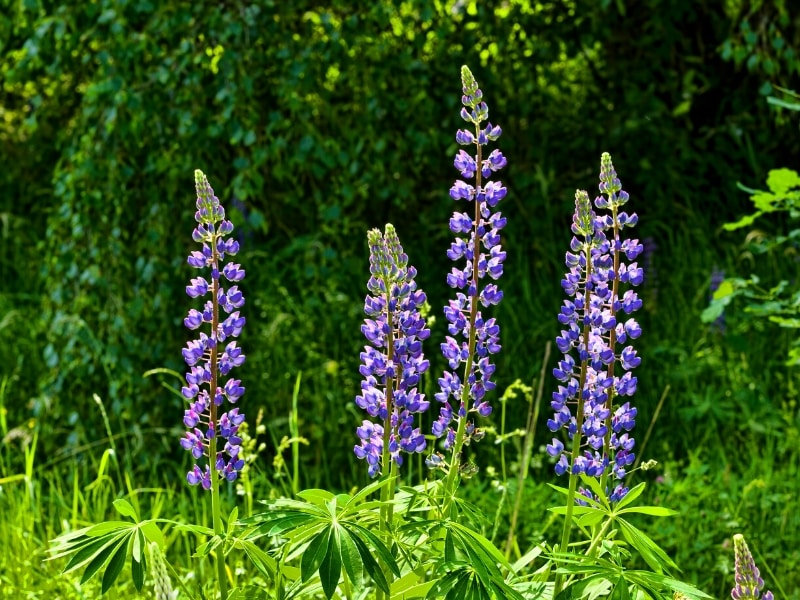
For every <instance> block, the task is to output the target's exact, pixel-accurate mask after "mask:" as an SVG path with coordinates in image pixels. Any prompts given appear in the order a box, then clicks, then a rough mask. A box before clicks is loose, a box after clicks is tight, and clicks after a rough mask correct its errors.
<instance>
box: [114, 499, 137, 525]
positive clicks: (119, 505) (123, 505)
mask: <svg viewBox="0 0 800 600" xmlns="http://www.w3.org/2000/svg"><path fill="white" fill-rule="evenodd" d="M113 504H114V508H116V509H117V512H118V513H119V514H121V515H122V516H123V517H130V518H131V519H133V520H134V521H136V522H138V521H139V515H137V514H136V510H135V509H134V508H133V506H131V503H130V502H128V501H127V500H123V499H122V498H117V499H116V500H114V502H113Z"/></svg>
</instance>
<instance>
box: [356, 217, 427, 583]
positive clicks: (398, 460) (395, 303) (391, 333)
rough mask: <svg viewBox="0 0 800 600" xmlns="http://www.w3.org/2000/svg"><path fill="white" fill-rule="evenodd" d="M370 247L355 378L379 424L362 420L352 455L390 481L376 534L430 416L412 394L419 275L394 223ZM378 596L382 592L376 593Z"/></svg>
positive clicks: (421, 327)
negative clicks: (421, 421)
mask: <svg viewBox="0 0 800 600" xmlns="http://www.w3.org/2000/svg"><path fill="white" fill-rule="evenodd" d="M367 241H368V243H369V271H370V278H369V281H368V282H367V289H368V290H369V292H370V295H368V296H367V297H366V299H365V300H364V312H365V314H366V315H367V318H366V319H365V320H364V324H363V325H362V326H361V332H362V333H363V334H364V337H366V338H367V341H368V342H369V344H368V345H366V346H364V351H363V352H362V353H361V367H360V368H359V372H360V373H361V375H362V376H363V377H364V379H363V380H362V382H361V394H360V395H358V396H356V399H355V401H356V405H358V407H359V408H361V409H363V410H364V411H366V413H367V415H369V416H370V417H371V418H373V419H376V422H373V421H371V420H369V419H364V421H363V422H362V424H361V426H360V427H358V428H357V429H356V434H357V435H358V438H359V444H358V445H356V446H355V448H354V449H353V450H354V452H355V454H356V456H357V457H358V458H360V459H363V460H365V461H366V462H367V465H368V467H367V470H368V472H369V475H370V476H371V477H375V476H377V475H379V474H381V473H383V474H387V475H388V476H389V478H390V479H391V481H389V482H388V483H387V484H386V485H384V486H383V487H382V488H381V502H382V504H381V518H380V530H381V531H382V532H383V533H387V532H388V530H389V523H390V522H391V520H392V504H391V501H392V500H393V499H394V489H395V485H394V481H393V479H394V477H395V476H396V475H397V469H398V467H400V466H401V465H402V464H403V454H402V453H403V452H405V453H408V454H412V453H414V452H423V451H424V450H425V447H426V441H425V436H424V435H423V434H422V433H421V432H420V429H419V427H414V415H415V414H419V413H423V412H425V411H426V410H428V407H429V405H430V403H429V402H428V401H427V400H426V399H425V395H424V394H422V393H420V392H419V391H417V384H418V383H419V381H420V376H421V375H422V374H423V373H424V372H425V371H427V370H428V367H429V366H430V363H429V362H428V361H427V360H425V355H424V353H423V352H422V342H423V340H426V339H427V338H428V337H429V336H430V333H431V331H430V329H428V328H427V326H426V324H425V319H424V317H423V316H422V315H421V313H420V309H421V308H422V306H423V305H424V304H425V299H426V298H425V293H424V292H423V291H422V290H420V289H417V284H416V282H415V281H414V277H416V275H417V270H416V269H415V268H414V267H413V266H410V265H409V264H408V255H406V253H405V252H404V251H403V247H402V246H401V245H400V239H399V238H398V237H397V232H396V231H395V228H394V226H393V225H392V224H391V223H388V224H387V225H386V227H385V231H384V233H383V234H381V232H380V230H378V229H373V230H371V231H369V232H368V233H367ZM377 597H378V598H379V599H381V598H383V591H381V590H380V589H379V590H378V591H377Z"/></svg>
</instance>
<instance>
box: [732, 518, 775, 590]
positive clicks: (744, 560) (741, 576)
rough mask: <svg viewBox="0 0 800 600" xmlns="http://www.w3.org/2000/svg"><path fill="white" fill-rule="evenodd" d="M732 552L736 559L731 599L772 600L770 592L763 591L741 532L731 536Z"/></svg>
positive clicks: (759, 576)
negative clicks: (762, 592)
mask: <svg viewBox="0 0 800 600" xmlns="http://www.w3.org/2000/svg"><path fill="white" fill-rule="evenodd" d="M733 552H734V556H735V560H736V564H735V567H734V578H735V581H736V585H735V586H734V587H733V589H732V590H731V598H733V600H759V599H761V600H773V597H774V596H773V595H772V592H764V594H763V595H761V590H762V589H764V580H763V579H761V573H760V572H759V571H758V567H757V566H756V563H755V561H754V560H753V555H752V554H750V548H748V547H747V542H746V541H745V539H744V536H743V535H742V534H741V533H737V534H736V535H734V536H733Z"/></svg>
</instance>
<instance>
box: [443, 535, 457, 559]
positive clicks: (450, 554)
mask: <svg viewBox="0 0 800 600" xmlns="http://www.w3.org/2000/svg"><path fill="white" fill-rule="evenodd" d="M444 559H445V560H446V561H447V562H455V561H456V560H457V557H456V547H455V544H454V543H453V532H452V531H451V530H449V529H448V530H447V533H446V534H445V537H444Z"/></svg>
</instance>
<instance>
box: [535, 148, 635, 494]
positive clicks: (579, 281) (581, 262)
mask: <svg viewBox="0 0 800 600" xmlns="http://www.w3.org/2000/svg"><path fill="white" fill-rule="evenodd" d="M600 193H601V195H600V196H598V197H597V198H596V199H595V202H594V204H595V207H596V208H597V209H600V210H608V211H610V212H611V214H605V215H602V216H601V215H598V214H597V213H595V211H594V209H593V208H592V204H591V202H590V200H589V195H588V194H587V193H586V192H584V191H582V190H579V191H578V192H577V193H576V194H575V213H574V216H573V223H572V232H573V233H574V236H573V238H572V241H571V243H570V252H567V254H566V264H567V267H568V268H569V271H568V272H567V274H566V276H565V277H564V279H563V280H562V282H561V285H562V287H563V288H564V291H565V292H566V293H567V296H569V298H568V299H567V300H565V301H564V306H563V307H562V308H561V312H560V313H559V315H558V320H559V322H560V323H561V325H562V326H563V327H564V329H562V330H561V333H560V334H559V336H558V337H557V338H556V345H557V346H558V349H559V350H560V351H561V352H562V353H563V354H564V357H563V359H562V360H561V361H559V363H558V365H557V367H556V368H555V369H554V370H553V375H554V376H555V378H556V379H557V380H558V381H559V383H560V385H558V388H557V391H555V392H553V400H552V402H551V407H552V409H553V411H554V415H553V418H552V419H549V420H548V421H547V426H548V428H549V429H550V431H552V432H554V433H555V432H557V431H559V430H561V429H566V430H567V436H568V438H569V440H570V441H571V443H570V444H567V447H566V448H565V444H563V443H562V442H561V441H560V440H558V439H553V441H552V443H551V444H549V445H547V452H548V454H549V455H550V456H552V457H554V458H556V465H555V471H556V473H557V474H558V475H562V474H564V473H567V472H569V473H571V474H573V475H578V474H580V473H585V474H586V475H589V476H593V477H605V476H606V475H607V474H608V472H609V470H610V472H611V473H613V475H614V477H615V479H617V480H621V479H623V477H624V476H625V473H626V467H627V466H628V465H631V464H632V463H633V461H634V458H635V457H634V454H633V446H634V440H633V437H632V436H631V435H630V434H629V433H628V432H630V431H631V429H633V426H634V425H635V417H636V409H635V408H633V407H632V406H631V404H630V402H628V401H625V402H624V403H622V404H621V405H617V403H616V402H615V400H616V399H617V398H618V397H627V396H632V395H633V393H634V392H635V391H636V384H637V379H636V377H634V376H633V374H632V373H631V372H630V371H631V369H633V368H635V367H637V366H638V365H639V363H640V362H641V359H640V358H639V356H638V355H637V353H636V350H635V349H634V347H633V346H632V345H630V344H629V342H630V340H635V339H636V338H638V337H639V336H640V335H641V332H642V331H641V328H640V327H639V324H638V323H637V322H636V320H635V319H633V318H632V317H630V316H629V315H630V314H631V313H633V312H634V311H636V310H638V309H639V308H640V307H641V305H642V302H641V300H639V298H638V296H637V294H636V292H635V291H634V290H632V289H628V290H626V291H624V293H623V291H622V289H621V288H622V286H623V284H626V285H629V286H637V285H639V284H640V283H641V282H642V280H643V271H642V269H641V268H640V267H639V266H638V264H637V263H636V262H634V261H635V259H636V257H637V256H638V255H639V254H640V253H641V252H642V245H641V244H639V242H638V240H633V239H626V240H622V238H621V232H622V229H623V228H624V227H632V226H634V225H635V224H636V222H637V220H638V217H637V216H636V215H635V214H630V215H629V214H627V213H625V212H621V211H619V208H620V207H621V206H623V205H624V204H625V203H626V202H627V201H628V194H627V193H626V192H624V191H623V190H622V186H621V184H620V181H619V179H618V178H617V174H616V172H615V170H614V166H613V164H612V163H611V157H610V156H609V155H608V154H607V153H604V154H603V156H602V160H601V172H600ZM626 261H630V262H626ZM617 365H619V366H620V367H621V372H616V373H615V367H616V366H617ZM576 435H578V436H579V438H578V440H579V442H578V446H575V445H574V441H575V436H576ZM576 448H577V452H576V451H575V450H576ZM573 454H574V455H573ZM627 491H628V490H627V488H625V487H624V486H623V485H621V484H619V485H617V486H616V488H615V489H614V490H613V491H612V492H611V493H610V495H609V497H610V499H611V500H612V501H617V500H620V499H622V497H623V496H624V495H625V494H626V493H627ZM582 493H583V492H582ZM579 502H580V501H579Z"/></svg>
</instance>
